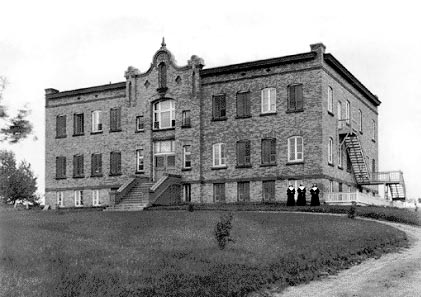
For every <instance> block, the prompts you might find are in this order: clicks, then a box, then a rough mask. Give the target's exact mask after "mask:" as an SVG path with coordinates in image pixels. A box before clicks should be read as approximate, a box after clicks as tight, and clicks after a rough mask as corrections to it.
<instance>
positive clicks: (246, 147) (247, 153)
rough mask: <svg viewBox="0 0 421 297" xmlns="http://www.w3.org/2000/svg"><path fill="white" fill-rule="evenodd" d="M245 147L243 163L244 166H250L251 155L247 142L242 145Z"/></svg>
mask: <svg viewBox="0 0 421 297" xmlns="http://www.w3.org/2000/svg"><path fill="white" fill-rule="evenodd" d="M244 146H245V157H244V163H245V165H249V164H250V154H251V147H250V141H249V140H247V141H246V142H245V143H244Z"/></svg>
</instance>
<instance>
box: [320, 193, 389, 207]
mask: <svg viewBox="0 0 421 297" xmlns="http://www.w3.org/2000/svg"><path fill="white" fill-rule="evenodd" d="M324 198H325V202H326V203H353V202H355V203H358V204H365V205H379V206H382V205H383V206H386V205H390V201H387V200H385V199H382V198H380V197H377V196H376V197H374V196H371V195H368V194H365V193H361V192H330V193H325V194H324Z"/></svg>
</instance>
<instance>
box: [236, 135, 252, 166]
mask: <svg viewBox="0 0 421 297" xmlns="http://www.w3.org/2000/svg"><path fill="white" fill-rule="evenodd" d="M250 146H251V145H250V140H240V141H238V142H237V166H239V167H241V166H251V164H250V154H251V152H250V151H251V149H250Z"/></svg>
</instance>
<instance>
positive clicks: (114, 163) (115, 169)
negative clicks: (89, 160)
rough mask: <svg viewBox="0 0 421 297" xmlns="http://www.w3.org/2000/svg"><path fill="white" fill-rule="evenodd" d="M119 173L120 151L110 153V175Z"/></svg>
mask: <svg viewBox="0 0 421 297" xmlns="http://www.w3.org/2000/svg"><path fill="white" fill-rule="evenodd" d="M120 174H121V152H111V153H110V175H120Z"/></svg>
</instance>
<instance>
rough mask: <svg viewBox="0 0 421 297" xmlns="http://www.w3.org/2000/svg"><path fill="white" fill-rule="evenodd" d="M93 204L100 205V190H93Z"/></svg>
mask: <svg viewBox="0 0 421 297" xmlns="http://www.w3.org/2000/svg"><path fill="white" fill-rule="evenodd" d="M92 205H93V206H99V190H92Z"/></svg>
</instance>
